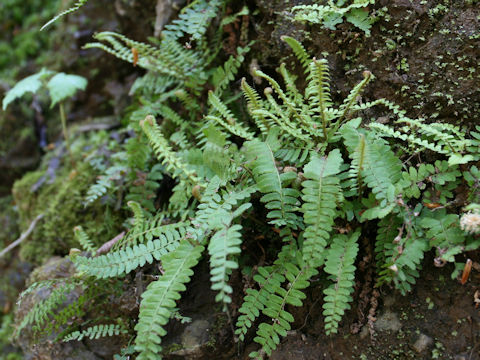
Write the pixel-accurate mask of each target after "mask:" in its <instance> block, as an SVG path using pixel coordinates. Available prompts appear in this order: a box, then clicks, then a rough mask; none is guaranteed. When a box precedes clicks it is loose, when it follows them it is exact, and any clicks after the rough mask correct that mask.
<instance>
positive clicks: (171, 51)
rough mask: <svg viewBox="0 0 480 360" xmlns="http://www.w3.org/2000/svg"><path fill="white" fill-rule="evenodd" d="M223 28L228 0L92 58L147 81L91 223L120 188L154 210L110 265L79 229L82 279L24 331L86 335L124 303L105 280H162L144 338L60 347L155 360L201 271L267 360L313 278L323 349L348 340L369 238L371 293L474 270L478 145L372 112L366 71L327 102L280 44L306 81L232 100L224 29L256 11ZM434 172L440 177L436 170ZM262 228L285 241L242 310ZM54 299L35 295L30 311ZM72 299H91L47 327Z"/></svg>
mask: <svg viewBox="0 0 480 360" xmlns="http://www.w3.org/2000/svg"><path fill="white" fill-rule="evenodd" d="M84 3H86V1H79V2H78V4H77V5H76V6H77V7H79V6H81V5H83V4H84ZM74 10H75V9H74ZM224 10H225V2H224V1H221V0H212V1H206V0H205V1H204V0H197V1H194V2H192V3H191V4H190V5H189V6H188V7H187V8H185V9H183V10H182V11H181V12H180V14H179V16H178V19H177V20H174V21H173V22H172V23H171V24H170V25H167V26H166V28H165V30H164V32H163V37H162V39H161V41H159V42H158V43H157V44H154V45H149V44H146V43H142V42H137V41H134V40H131V39H129V38H127V37H125V36H123V35H121V34H118V33H114V32H102V33H98V34H96V35H95V38H96V42H93V43H91V44H89V45H87V48H92V47H94V48H100V49H103V50H104V51H106V52H107V53H110V54H112V55H114V56H116V57H117V58H119V59H122V60H125V61H129V62H131V63H134V62H135V64H136V65H138V66H140V67H143V68H145V69H146V70H147V74H146V75H145V76H144V77H142V78H140V79H139V80H137V82H136V83H135V85H134V89H133V90H132V91H134V92H135V93H136V95H137V98H138V99H139V100H140V101H141V105H139V106H138V108H137V109H136V110H134V111H131V113H130V114H129V116H130V122H129V125H128V131H129V134H130V138H129V139H128V141H126V143H125V144H123V145H122V146H123V148H124V149H123V150H124V154H125V155H126V156H122V157H119V158H118V159H117V160H116V161H115V162H114V163H113V164H112V166H111V167H110V168H109V169H108V170H107V172H106V173H105V176H104V177H102V178H100V179H99V180H98V183H97V184H92V187H91V188H90V191H89V193H88V194H87V198H86V199H85V206H87V207H88V206H89V204H90V203H93V202H95V201H100V199H101V198H102V196H104V195H105V194H106V193H107V192H108V191H110V188H112V187H114V186H115V179H116V178H115V176H113V175H115V174H118V173H119V171H122V173H123V174H124V173H128V174H135V173H138V172H142V173H143V174H146V175H145V177H144V179H143V185H144V186H142V189H143V190H142V191H143V192H142V191H139V190H138V189H137V190H132V191H130V194H129V197H128V196H127V200H128V206H129V207H130V209H131V211H132V214H133V217H132V219H131V221H130V222H129V224H130V225H129V229H128V231H127V232H126V234H125V235H124V236H123V237H122V238H121V239H120V240H119V241H117V242H116V243H115V244H113V246H112V247H111V248H110V249H109V250H108V251H107V252H105V251H98V250H99V249H98V246H99V244H102V243H104V242H106V241H107V240H109V239H95V238H94V237H93V236H92V235H94V234H95V229H82V227H81V226H78V227H76V228H75V234H76V236H77V239H78V241H79V243H80V244H81V245H82V246H83V252H78V251H77V252H75V251H74V252H72V254H71V259H72V261H73V263H74V264H75V266H76V269H77V275H76V276H75V277H74V278H72V279H71V281H69V282H67V284H63V285H62V286H57V287H55V288H54V289H53V291H52V294H51V296H50V298H49V299H47V300H45V301H43V302H40V303H38V304H37V305H36V306H35V307H34V309H32V311H31V312H30V314H29V315H27V316H26V317H25V318H24V319H23V321H22V323H21V324H20V326H19V329H20V330H21V329H22V328H24V327H25V326H27V325H29V324H35V326H37V327H38V328H42V327H43V328H44V326H43V325H44V324H48V323H56V324H58V323H62V322H64V323H65V322H67V321H68V320H69V319H71V318H72V317H75V318H76V319H80V318H81V317H82V315H83V314H85V312H86V310H85V307H86V306H87V305H88V304H89V301H88V297H89V296H90V297H95V296H96V297H98V294H99V293H100V292H105V291H107V290H110V291H112V292H115V291H119V289H118V287H115V286H113V285H112V282H111V281H110V282H109V280H111V279H120V280H121V279H124V278H125V276H126V275H127V274H128V273H130V272H132V271H134V270H138V269H141V268H142V267H144V266H147V265H148V264H155V265H157V267H161V272H160V273H158V278H156V279H155V280H153V281H151V282H150V283H149V285H148V287H147V288H146V289H145V291H144V292H143V294H142V299H141V304H140V313H139V316H138V320H137V321H136V324H135V325H134V326H133V327H134V329H132V328H129V326H128V320H125V321H119V320H117V321H116V322H114V323H108V322H105V321H104V319H103V320H100V321H99V322H98V323H96V324H95V325H93V326H92V325H91V324H92V323H91V322H90V323H89V325H82V324H78V322H77V323H76V324H75V325H74V326H70V327H69V328H68V329H67V330H64V331H63V332H62V333H61V336H60V337H59V339H62V340H64V341H72V340H81V339H82V338H83V337H90V338H95V337H99V336H108V335H110V336H111V335H118V334H122V333H129V334H131V335H132V336H133V338H132V344H133V346H131V347H130V348H129V351H130V353H135V354H136V355H137V359H142V360H143V359H159V358H160V357H161V353H162V337H163V336H164V335H165V334H166V330H165V326H166V324H167V323H168V322H169V321H171V318H172V317H174V316H176V314H177V313H178V308H177V305H178V304H177V303H178V300H179V299H181V296H182V292H184V291H185V290H186V287H187V286H188V283H189V281H190V280H191V278H192V275H193V274H194V271H195V266H196V265H197V264H198V262H199V261H200V260H201V259H206V261H208V263H209V266H210V275H211V278H210V279H211V288H212V289H213V290H214V291H215V292H216V294H217V295H216V299H215V300H216V301H217V302H218V303H220V304H221V305H222V308H223V310H224V311H225V312H229V311H230V308H229V306H230V304H231V302H232V297H236V298H241V297H243V302H242V305H241V307H240V308H239V310H238V314H236V315H237V316H236V317H235V318H232V321H234V322H235V324H234V325H235V334H236V337H238V339H239V340H240V341H243V340H245V339H246V338H247V337H248V338H250V336H251V334H252V332H254V333H255V335H254V336H253V340H254V341H255V342H256V343H258V345H259V347H258V350H257V351H254V352H252V353H251V354H250V356H251V357H252V358H262V357H264V356H265V355H267V356H268V355H270V354H271V353H272V351H273V350H274V349H275V348H276V347H277V345H278V344H279V343H280V341H281V338H282V337H284V336H285V335H286V334H287V332H288V331H289V330H291V326H292V323H293V321H294V317H293V316H292V314H291V311H289V309H292V307H299V306H302V305H303V303H304V300H305V299H306V293H305V290H306V289H307V288H309V286H310V284H311V282H312V280H315V279H318V278H319V277H323V278H324V279H325V281H326V283H327V285H326V286H325V287H324V289H323V294H324V297H323V305H322V306H323V315H324V324H325V331H326V333H327V334H334V333H337V331H338V328H339V324H340V322H341V321H342V317H343V315H344V314H345V312H346V311H347V310H348V309H349V308H350V306H351V301H352V300H353V299H352V293H353V289H354V283H355V271H356V266H355V264H356V262H357V260H358V254H359V253H360V252H362V251H365V250H364V249H362V247H361V244H362V243H363V242H362V241H360V240H362V239H363V238H364V237H365V236H367V235H366V234H367V231H368V236H370V238H369V241H371V242H374V249H375V250H374V251H375V263H376V269H377V278H376V279H377V283H376V285H377V286H381V285H382V284H390V285H393V286H395V288H396V289H398V290H399V291H400V292H401V293H402V294H404V293H406V292H408V291H409V290H410V289H411V288H412V286H413V285H414V283H415V280H416V278H417V277H418V276H419V271H420V268H421V265H422V259H423V257H424V254H425V253H426V252H428V251H430V250H435V251H436V257H437V258H436V260H438V261H439V262H441V263H447V262H452V263H455V271H454V273H453V275H452V276H454V277H455V276H457V275H458V272H459V271H460V270H461V269H462V268H463V263H462V262H461V256H460V255H461V254H462V253H464V252H466V251H469V250H473V249H476V248H478V247H479V245H480V243H479V239H478V237H476V236H475V235H474V234H471V233H467V232H464V231H462V228H461V227H460V217H461V214H459V211H460V210H461V207H462V206H463V205H467V204H474V203H476V202H478V201H479V199H478V196H479V194H480V193H479V185H480V183H479V180H478V179H479V176H478V175H479V173H480V172H479V170H478V169H477V168H476V167H475V166H470V167H469V166H465V164H469V163H470V164H471V163H472V162H475V161H478V160H479V158H480V154H479V152H478V148H479V144H480V134H479V133H477V132H475V131H471V132H470V134H469V135H468V137H467V135H466V132H465V131H463V130H462V129H460V128H459V127H457V126H453V125H449V124H441V123H432V122H428V121H426V120H425V119H421V118H410V117H408V116H407V113H406V112H405V111H403V110H402V109H400V108H399V107H398V106H397V105H395V104H394V103H392V102H390V101H388V100H387V99H376V100H373V101H363V102H362V101H360V99H361V97H360V95H361V94H362V92H363V90H364V89H365V88H366V87H367V86H368V83H369V82H370V81H372V80H373V79H374V76H373V74H371V73H370V72H368V71H365V72H364V73H363V76H362V78H361V79H359V82H358V83H357V85H356V86H354V87H353V89H352V90H351V91H350V93H349V94H348V96H347V97H346V98H345V99H344V100H343V101H341V102H335V101H333V100H332V95H331V90H330V85H331V84H330V78H329V67H328V62H327V60H325V59H320V58H315V57H313V58H312V57H311V56H310V55H309V54H308V53H307V51H306V50H305V48H304V47H303V46H302V44H301V43H300V42H298V41H297V40H295V39H294V38H293V37H288V36H284V37H283V38H282V39H283V41H284V42H285V43H286V44H288V46H289V48H290V49H291V53H290V55H293V57H294V58H295V59H296V60H297V70H298V69H301V71H297V72H296V74H303V75H300V77H301V81H298V77H299V75H294V74H293V72H292V70H291V69H288V68H287V66H286V65H285V64H280V65H279V67H278V69H277V71H278V74H276V75H274V74H267V73H264V72H262V71H261V70H259V69H255V70H254V71H253V76H254V77H255V79H256V84H257V85H252V84H249V81H247V80H246V79H245V78H243V79H241V82H237V80H238V76H237V73H238V72H239V69H240V68H241V67H242V64H243V62H244V58H245V57H246V55H247V54H248V52H249V50H250V49H249V48H250V47H251V44H248V43H245V44H243V46H240V47H238V48H237V49H236V53H235V55H231V56H230V57H229V58H228V59H227V60H226V61H225V62H224V63H223V64H218V58H219V56H218V54H219V51H220V49H221V42H222V35H223V34H222V28H223V26H224V25H226V24H230V23H232V22H234V21H236V19H237V18H238V17H239V16H245V15H246V14H248V9H246V8H244V9H242V10H240V11H239V12H238V13H236V14H233V15H229V16H223V18H222V15H219V14H223V13H224ZM208 24H216V26H214V25H211V26H207V25H208ZM215 27H216V28H218V29H215ZM185 39H190V40H191V41H190V42H189V46H184V42H185ZM207 39H209V40H207ZM132 48H133V49H135V51H132ZM259 80H261V83H262V84H263V86H261V88H259V85H258V83H260V81H259ZM300 83H301V84H304V86H302V88H300V87H299V86H298V84H300ZM236 84H241V85H240V86H241V93H240V92H238V91H236V89H235V88H236V87H238V85H236ZM261 90H263V91H261ZM242 95H243V99H242ZM373 108H374V110H373V111H372V110H371V109H373ZM366 113H368V114H372V113H375V114H382V115H385V114H387V115H386V117H387V118H388V119H389V121H388V122H387V123H385V121H382V122H377V121H376V120H375V119H371V118H368V119H367V118H366V116H365V114H366ZM384 118H385V116H383V119H384ZM432 154H434V155H435V156H432ZM431 158H435V159H437V160H436V161H435V162H434V163H428V162H427V161H426V159H431ZM164 178H169V179H171V180H172V182H173V183H174V186H173V189H172V192H171V195H170V197H169V199H168V201H166V202H165V203H163V204H161V205H158V203H155V194H156V193H157V190H158V187H159V186H160V180H161V179H164ZM462 185H463V186H465V185H467V187H468V189H469V190H468V193H467V194H466V197H465V200H464V203H462V204H459V203H458V201H457V199H456V197H455V196H456V193H455V189H456V188H458V187H460V186H462ZM145 192H147V193H149V194H150V195H151V196H146V195H145ZM125 203H126V204H127V201H125ZM252 204H254V205H252ZM262 216H263V218H262ZM252 217H255V218H256V219H257V220H258V221H260V222H262V223H263V225H264V229H274V230H275V232H274V235H275V236H274V239H273V240H272V241H273V242H274V245H273V248H274V249H277V250H275V251H277V253H276V254H275V255H274V257H273V258H271V259H270V258H267V259H265V260H266V261H265V262H264V265H262V266H259V267H255V271H254V272H253V273H252V274H251V275H250V276H251V280H250V282H251V283H252V284H253V285H252V286H251V287H250V288H248V289H246V291H244V292H243V293H242V291H243V290H242V289H235V291H237V292H235V291H234V289H233V288H232V286H231V281H230V277H231V275H232V273H233V272H234V271H242V270H243V269H242V268H241V265H240V264H241V263H243V262H239V259H240V258H242V257H245V256H247V255H246V254H242V243H244V242H245V236H244V233H245V231H246V230H247V228H246V227H247V226H248V225H249V224H250V225H251V222H252V220H251V218H252ZM79 225H81V224H79ZM261 229H262V227H259V228H258V231H261ZM372 229H373V231H372ZM248 230H249V231H250V233H249V237H251V236H252V235H251V231H252V229H248ZM374 232H376V238H371V235H372V233H374ZM258 235H261V234H258ZM259 241H260V240H259ZM270 245H271V243H270ZM269 256H270V255H269ZM456 259H457V260H456ZM459 259H460V261H459ZM150 269H151V268H150ZM252 279H253V281H252ZM53 283H54V282H53ZM53 283H52V282H51V281H50V282H48V281H47V282H45V283H38V284H34V285H33V286H32V287H31V288H30V289H28V290H27V293H28V292H31V291H33V290H34V289H35V288H38V287H40V286H42V287H43V286H52V284H53ZM317 283H318V282H317ZM324 283H325V282H322V284H324ZM317 286H318V285H317ZM78 287H81V288H82V289H84V291H83V293H82V294H83V295H82V296H80V297H79V299H77V300H76V301H74V302H73V303H72V304H71V305H69V306H67V307H66V308H65V307H64V308H63V310H62V311H61V312H60V313H55V315H52V314H51V312H50V311H51V309H55V308H56V307H58V306H60V305H61V304H62V303H63V302H64V301H65V297H66V295H67V294H68V292H69V291H71V289H73V288H78ZM90 303H91V302H90ZM52 316H53V317H52ZM57 327H58V325H57ZM17 330H18V329H17ZM53 330H54V329H53ZM123 353H124V354H126V353H127V352H126V351H124V352H123ZM123 356H126V355H118V356H117V358H118V359H121V358H124V357H123ZM125 358H126V357H125Z"/></svg>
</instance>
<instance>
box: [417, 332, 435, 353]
mask: <svg viewBox="0 0 480 360" xmlns="http://www.w3.org/2000/svg"><path fill="white" fill-rule="evenodd" d="M431 345H433V339H432V338H431V337H430V336H427V335H425V334H420V336H419V337H418V339H417V340H416V341H415V343H414V344H413V349H414V350H415V351H416V352H417V353H422V352H424V351H426V350H427V349H428V348H429V347H430V346H431Z"/></svg>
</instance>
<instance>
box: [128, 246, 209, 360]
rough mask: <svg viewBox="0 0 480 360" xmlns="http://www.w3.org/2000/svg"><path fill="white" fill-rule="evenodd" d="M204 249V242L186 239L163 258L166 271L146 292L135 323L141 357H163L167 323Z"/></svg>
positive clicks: (136, 346) (139, 356)
mask: <svg viewBox="0 0 480 360" xmlns="http://www.w3.org/2000/svg"><path fill="white" fill-rule="evenodd" d="M202 251H203V247H202V246H200V245H196V246H195V245H192V244H190V243H189V242H188V241H182V242H181V243H180V245H179V246H178V247H177V249H176V250H175V251H172V252H170V253H169V254H167V255H165V256H164V257H163V258H162V268H163V270H164V273H163V274H162V275H161V276H160V278H159V279H158V280H157V281H154V282H152V283H150V285H149V286H148V287H147V290H146V291H145V292H144V293H143V294H142V303H141V304H140V314H139V319H138V324H137V325H136V326H135V330H136V332H137V337H136V339H135V350H136V351H138V352H139V355H138V356H137V359H138V360H157V359H161V355H160V352H161V350H162V347H161V345H160V344H161V341H162V339H161V337H162V336H164V335H165V334H166V330H165V329H164V326H165V325H166V324H167V323H168V321H169V319H170V316H171V315H172V313H173V311H174V310H175V306H176V304H175V302H176V301H177V300H178V299H180V292H182V291H185V289H186V287H185V284H186V283H188V282H189V281H190V278H191V276H192V275H193V270H192V268H193V267H195V265H197V263H198V261H199V259H200V256H201V254H202Z"/></svg>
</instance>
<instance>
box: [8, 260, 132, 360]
mask: <svg viewBox="0 0 480 360" xmlns="http://www.w3.org/2000/svg"><path fill="white" fill-rule="evenodd" d="M74 272H75V268H74V266H73V264H72V262H71V261H70V260H69V259H66V258H60V257H53V258H51V259H49V260H48V261H47V262H46V263H45V265H43V266H41V267H38V268H37V269H35V271H34V272H33V273H32V274H31V276H30V280H29V282H30V283H33V282H37V281H45V280H53V279H56V280H57V281H56V282H55V286H54V287H52V286H50V287H42V286H39V287H37V288H36V289H34V290H33V291H31V292H30V293H28V294H27V295H25V296H24V297H23V299H22V300H21V301H20V305H19V307H18V308H17V311H16V314H15V316H16V323H17V326H18V325H20V324H21V323H22V321H23V319H24V318H25V316H27V315H28V314H29V312H30V311H31V310H32V309H33V308H34V307H35V306H36V305H38V304H41V303H43V304H45V301H48V299H49V298H50V297H51V295H52V290H53V289H58V288H62V287H66V286H68V283H69V282H71V279H70V278H71V276H72V275H73V274H74ZM86 291H87V290H86V289H84V288H82V287H80V286H73V287H71V289H70V290H69V291H67V292H66V293H65V299H64V301H63V302H61V304H60V306H56V307H55V313H58V312H61V311H62V309H65V308H67V307H68V306H69V305H71V304H74V303H76V302H78V301H79V298H80V297H81V296H83V295H84V294H85V292H86ZM128 294H131V293H130V292H129V291H125V292H124V293H123V295H122V296H119V297H118V298H117V299H114V300H112V304H111V305H112V307H111V309H109V310H110V311H111V312H110V313H106V316H108V317H111V318H115V311H116V312H117V315H119V313H120V312H121V313H122V314H123V315H124V314H128V312H129V311H130V310H129V309H131V306H127V305H126V302H129V303H132V301H133V303H134V304H135V298H134V296H133V297H132V296H130V300H128V299H126V298H127V297H128ZM137 310H138V309H137ZM90 315H91V318H99V317H100V314H98V313H92V314H90ZM48 316H49V317H50V315H48ZM49 319H50V318H48V319H47V320H46V321H45V322H43V323H42V324H41V325H40V326H38V323H33V324H28V325H27V326H25V327H24V328H23V329H22V330H21V331H20V334H19V336H18V340H17V342H18V345H19V346H20V347H21V348H22V350H23V352H24V355H25V359H32V360H33V359H35V360H56V359H71V360H74V359H75V360H78V359H86V360H100V359H112V358H113V355H114V354H116V353H118V352H119V349H121V348H122V346H124V345H125V338H122V337H120V336H119V337H105V338H101V339H97V340H90V339H87V338H85V339H84V340H83V341H71V342H66V343H65V342H58V341H55V339H56V338H57V336H58V335H60V333H61V332H62V331H63V330H65V329H66V328H67V326H72V325H75V323H82V322H83V320H82V319H81V318H75V317H74V319H73V321H69V322H68V323H66V324H63V325H61V326H60V327H59V328H58V329H53V330H52V329H50V330H52V332H51V333H48V334H44V333H42V330H44V329H47V328H48V326H49V325H51V324H52V321H51V320H49ZM50 330H47V331H49V332H50Z"/></svg>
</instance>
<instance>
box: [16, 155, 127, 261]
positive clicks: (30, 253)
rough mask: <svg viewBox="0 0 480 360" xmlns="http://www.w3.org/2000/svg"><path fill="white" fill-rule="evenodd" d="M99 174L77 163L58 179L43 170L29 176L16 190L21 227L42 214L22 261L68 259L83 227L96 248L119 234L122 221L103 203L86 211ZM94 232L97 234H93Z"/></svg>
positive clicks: (65, 168)
mask: <svg viewBox="0 0 480 360" xmlns="http://www.w3.org/2000/svg"><path fill="white" fill-rule="evenodd" d="M97 175H98V174H97V173H96V171H95V170H94V169H93V167H92V166H91V165H90V164H89V163H87V162H79V161H77V163H76V165H75V168H72V165H71V164H70V163H69V162H67V161H66V165H65V166H64V167H63V168H62V167H61V168H59V169H58V170H57V173H56V174H55V177H54V179H53V181H52V178H51V177H49V175H47V170H45V169H42V170H38V171H34V172H30V173H27V174H26V175H25V176H24V177H23V178H22V179H20V180H18V181H17V182H16V183H15V185H14V187H13V195H14V198H15V202H16V204H17V206H18V211H19V215H20V225H21V228H22V229H26V228H27V227H28V226H29V224H30V223H31V222H32V220H33V219H34V218H35V217H36V216H38V215H39V214H43V215H44V217H43V219H42V220H41V221H40V222H39V223H38V224H37V226H36V228H35V230H34V232H33V234H32V236H31V238H30V239H29V240H28V241H26V242H24V243H23V244H22V247H21V252H20V255H21V257H22V258H24V259H26V260H29V261H32V262H35V263H40V262H42V261H43V260H45V259H46V258H48V257H50V256H52V255H60V256H64V255H66V254H68V252H69V250H70V249H71V248H73V247H79V244H78V242H77V241H76V240H75V237H74V233H73V228H74V227H75V226H76V225H79V224H82V226H83V228H84V229H85V231H86V232H87V233H89V235H91V236H92V235H94V236H92V238H93V241H94V242H95V243H96V244H101V243H103V242H105V241H107V240H109V239H110V238H112V237H113V236H115V235H117V233H118V232H119V228H118V226H119V224H121V223H122V219H120V218H119V216H118V215H117V214H115V213H113V212H111V211H110V210H109V208H108V206H103V205H102V204H101V202H97V203H96V204H93V205H90V206H88V207H86V206H85V205H84V199H85V194H86V193H87V191H88V188H89V187H90V185H91V184H92V183H94V182H95V179H96V176H97ZM92 229H95V230H94V233H93V232H92Z"/></svg>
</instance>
